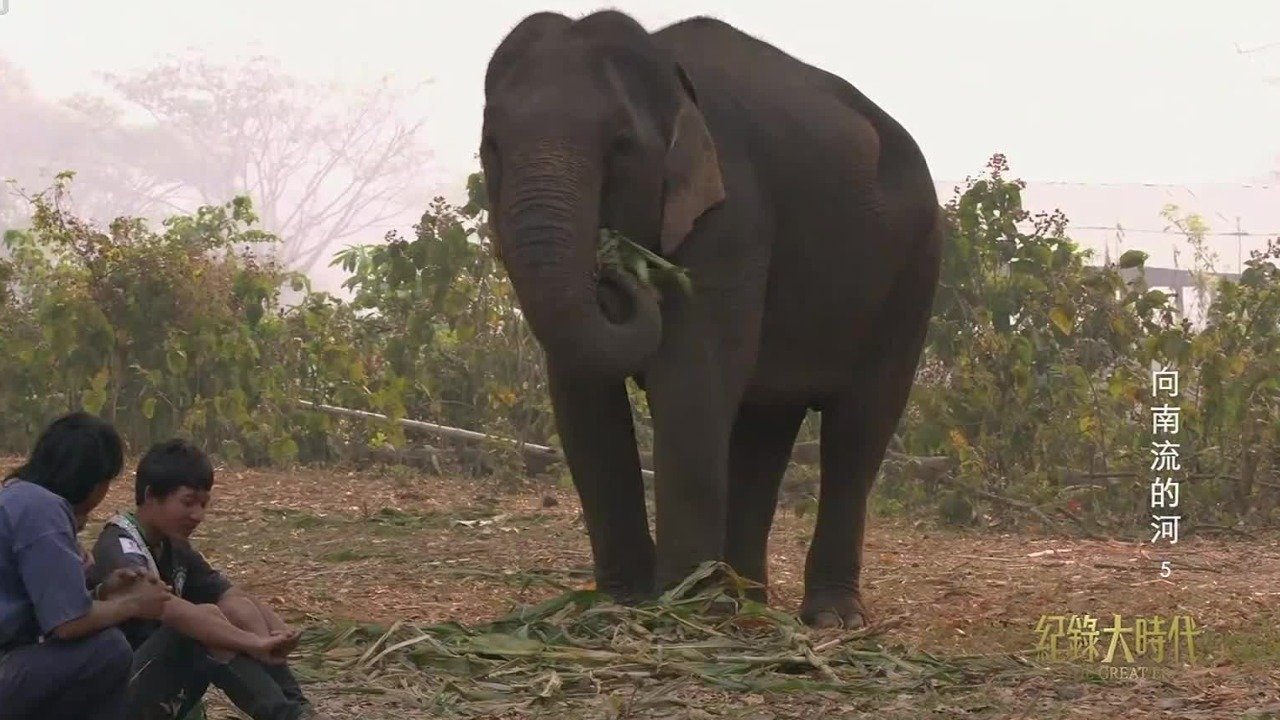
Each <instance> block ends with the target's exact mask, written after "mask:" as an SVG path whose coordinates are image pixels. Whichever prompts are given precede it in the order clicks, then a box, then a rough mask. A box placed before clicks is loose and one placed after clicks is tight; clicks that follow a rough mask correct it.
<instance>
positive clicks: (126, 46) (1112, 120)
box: [0, 0, 1280, 184]
mask: <svg viewBox="0 0 1280 720" xmlns="http://www.w3.org/2000/svg"><path fill="white" fill-rule="evenodd" d="M0 2H3V0H0ZM8 2H9V12H8V14H7V15H3V16H0V52H3V53H5V54H6V55H8V56H9V57H10V58H11V59H12V60H14V61H15V62H16V63H18V64H19V65H20V66H21V67H22V68H23V69H25V70H26V71H27V73H28V74H29V76H30V78H31V80H32V83H33V85H35V87H36V88H37V90H38V91H39V92H41V93H44V94H48V95H51V96H52V95H62V94H66V93H70V92H73V91H77V90H85V89H93V88H94V87H95V86H96V79H95V76H94V73H95V72H96V71H99V70H113V71H120V70H126V69H129V68H134V67H139V66H145V65H147V64H148V63H149V62H151V61H152V59H153V58H155V57H156V56H157V55H160V54H164V53H167V52H175V51H179V50H181V49H182V48H184V47H187V46H196V47H200V48H204V49H207V50H208V51H210V52H211V53H213V54H214V55H216V56H218V57H224V58H225V57H232V56H235V55H237V54H240V53H246V52H263V53H266V54H270V55H275V56H277V57H279V58H280V59H281V61H282V62H283V63H284V64H285V66H286V68H288V69H290V70H292V71H295V72H298V73H301V74H305V75H308V76H312V77H334V76H338V77H345V78H352V79H359V78H366V77H372V76H376V75H379V74H383V73H391V74H392V75H393V76H394V77H395V78H396V79H397V80H398V81H400V82H403V83H406V84H414V83H420V82H423V81H428V82H429V83H430V84H428V85H427V86H426V87H425V88H423V89H422V91H421V94H420V96H419V98H418V104H417V107H416V108H415V110H416V111H417V112H421V113H422V114H423V115H424V116H425V117H426V120H427V124H426V127H427V135H426V137H425V140H426V142H427V143H428V145H429V146H430V147H431V149H432V151H433V152H434V154H435V157H436V163H435V165H434V166H433V167H432V168H430V169H428V170H426V171H425V172H427V173H429V176H430V178H431V179H432V180H438V181H441V182H446V183H449V184H453V183H454V182H456V181H457V180H459V179H460V178H461V177H462V176H464V175H465V174H466V173H467V172H469V171H471V170H472V169H474V168H475V164H474V161H473V160H472V156H473V154H474V152H475V148H476V144H477V135H478V128H479V117H480V111H481V103H482V81H483V75H484V69H485V64H486V62H487V61H488V58H489V55H490V53H491V52H492V51H493V48H494V46H495V45H496V44H497V43H498V41H499V40H500V39H501V38H502V36H503V35H504V34H505V33H506V32H507V31H508V30H509V29H510V28H511V27H512V26H513V25H514V24H515V23H517V22H518V21H519V20H520V19H521V18H522V17H524V16H525V15H527V14H529V13H531V12H534V11H537V10H543V9H553V10H560V11H562V12H565V13H568V14H570V15H578V14H582V13H585V12H589V11H591V10H595V9H599V8H600V7H603V5H599V4H596V3H594V2H545V3H534V2H521V1H517V0H501V1H495V2H482V1H481V2H426V3H419V2H411V1H410V0H361V1H357V0H346V1H345V2H332V1H329V0H271V1H270V2H266V1H263V0H212V1H207V2H179V1H178V0H120V1H118V2H103V1H102V0H8ZM613 7H617V8H619V9H621V10H624V11H627V12H629V13H631V14H633V15H634V16H635V17H636V18H637V19H638V20H639V21H640V22H641V23H642V24H644V25H645V26H646V27H649V28H651V29H656V28H657V27H660V26H661V25H664V24H666V23H669V22H672V21H674V20H677V19H680V18H683V17H686V16H690V15H695V14H708V15H714V16H717V17H720V18H722V19H725V20H728V21H730V22H733V23H735V24H737V25H738V26H739V27H741V28H743V29H744V30H746V31H748V32H751V33H753V34H756V35H758V36H760V37H762V38H763V39H765V40H767V41H769V42H772V43H774V44H776V45H778V46H779V47H781V48H782V49H784V50H786V51H788V52H790V53H792V54H794V55H797V56H798V57H800V58H801V59H804V60H806V61H809V62H812V63H815V64H817V65H820V66H822V67H824V68H826V69H828V70H831V71H833V72H835V73H837V74H839V75H841V76H843V77H845V78H846V79H848V80H849V81H851V82H852V83H853V84H855V85H856V86H858V87H859V88H860V89H861V90H863V91H864V92H865V93H867V94H868V95H869V96H870V97H871V98H872V99H874V100H875V101H876V102H878V103H880V104H881V105H882V106H883V107H884V108H886V109H887V110H888V111H889V112H891V113H893V114H894V115H896V116H897V117H898V118H899V120H901V121H902V122H903V124H904V125H905V126H906V127H907V128H908V129H909V130H910V131H911V132H912V133H913V134H915V136H916V137H917V138H918V139H919V141H920V143H921V144H922V146H923V147H924V150H925V153H926V154H927V156H928V158H929V160H930V163H931V165H932V167H933V170H934V173H935V175H936V176H937V177H938V178H939V179H960V178H962V177H964V176H965V175H967V174H973V173H977V172H979V171H980V170H981V168H982V165H983V163H984V161H985V160H986V158H987V157H988V156H989V155H990V154H991V153H992V152H997V151H1000V152H1004V153H1006V154H1007V155H1008V156H1009V159H1010V162H1011V163H1012V166H1013V171H1014V173H1015V174H1017V175H1019V176H1021V177H1024V178H1027V179H1029V180H1067V181H1079V182H1098V181H1109V182H1170V183H1181V182H1205V181H1226V182H1233V181H1249V180H1251V179H1256V178H1258V177H1260V176H1263V175H1265V174H1266V173H1268V172H1270V171H1272V170H1275V169H1277V168H1280V131H1277V128H1280V85H1268V84H1267V83H1266V81H1265V79H1266V78H1267V77H1269V76H1280V46H1277V47H1275V48H1273V49H1270V50H1268V51H1265V52H1259V53H1254V54H1251V55H1241V54H1239V53H1238V52H1237V50H1236V45H1237V44H1239V46H1241V47H1244V48H1252V47H1257V46H1261V45H1266V44H1270V43H1280V0H1220V1H1219V2H1192V1H1191V0H1181V1H1179V2H1168V1H1167V0H1164V1H1155V0H1105V1H1099V0H1074V1H1073V2H1070V3H1058V2H1054V3H1050V2H1044V1H1040V0H1037V1H1036V2H1028V1H1027V0H965V1H964V2H957V1H949V2H943V1H942V0H938V1H928V2H926V1H923V0H910V1H908V0H895V2H877V3H859V2H847V1H846V2H832V0H824V1H821V2H819V1H816V0H804V1H801V0H788V1H787V2H761V1H760V0H705V1H704V2H701V3H695V2H690V1H689V0H632V1H631V2H625V1H624V2H618V3H616V4H614V5H613ZM836 7H842V8H843V9H839V10H836V9H833V8H836Z"/></svg>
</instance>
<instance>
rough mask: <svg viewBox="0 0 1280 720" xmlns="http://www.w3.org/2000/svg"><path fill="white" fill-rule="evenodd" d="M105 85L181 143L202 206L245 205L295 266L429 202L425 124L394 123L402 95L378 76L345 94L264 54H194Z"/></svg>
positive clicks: (301, 266) (311, 263)
mask: <svg viewBox="0 0 1280 720" xmlns="http://www.w3.org/2000/svg"><path fill="white" fill-rule="evenodd" d="M104 78H105V79H106V81H107V82H108V84H109V85H110V86H111V87H112V88H113V89H114V90H115V91H116V92H118V93H119V94H120V95H121V97H122V98H123V99H124V100H125V101H127V102H129V103H131V104H133V105H136V106H138V107H140V108H143V109H144V110H146V111H147V112H148V113H149V114H150V115H151V116H152V117H154V118H155V120H156V121H157V122H158V124H159V126H160V127H161V128H164V129H166V130H168V131H169V132H171V133H173V134H175V135H177V136H180V137H182V138H183V139H184V140H185V142H186V143H187V146H188V153H189V156H190V157H193V158H194V159H195V164H194V166H193V167H191V168H189V169H190V170H191V171H193V172H192V173H191V174H190V175H188V176H187V177H184V178H183V179H184V180H186V181H187V182H189V183H190V185H191V186H192V187H193V188H194V189H195V190H196V191H197V193H198V195H199V197H200V200H201V201H202V202H205V203H222V202H226V201H227V200H229V199H230V198H231V197H232V196H234V195H237V194H246V195H248V196H249V197H250V198H252V200H253V203H254V207H255V209H256V210H257V212H258V214H259V216H260V217H261V218H262V222H263V226H264V228H265V229H267V230H270V231H272V232H274V233H276V234H277V235H279V236H280V237H281V238H282V239H283V241H284V242H283V246H284V247H283V252H282V256H281V257H280V258H279V259H280V260H281V261H282V262H283V263H285V264H286V265H289V266H291V267H294V268H295V269H298V270H302V271H304V272H305V271H308V270H310V269H311V268H312V267H313V266H314V265H315V264H316V262H317V261H318V260H320V259H321V257H322V256H323V254H324V253H325V251H326V249H327V248H329V247H330V246H331V245H332V244H333V243H334V242H335V241H337V240H341V239H343V238H348V237H351V236H353V235H355V234H357V233H360V232H362V231H365V230H368V229H370V228H372V227H377V226H379V225H380V224H382V225H385V224H386V223H387V221H388V220H391V219H393V218H396V217H399V216H402V215H403V214H404V213H405V212H408V211H409V210H411V209H416V208H417V207H419V206H422V205H424V198H423V196H424V195H425V193H419V194H414V193H413V189H414V188H415V187H416V186H417V183H416V182H415V181H417V180H419V179H420V178H421V177H422V170H423V166H424V165H425V163H426V161H427V159H428V154H427V152H426V150H425V149H424V148H423V146H422V145H420V144H419V141H418V137H417V133H418V131H419V129H420V128H421V125H422V122H421V120H418V121H417V122H413V123H406V122H405V121H403V120H402V119H401V118H400V117H398V113H397V111H398V109H399V108H400V101H401V99H402V97H403V95H404V92H403V91H398V90H396V89H395V88H393V87H392V86H391V84H390V83H389V82H388V81H387V80H386V79H385V78H384V79H383V80H382V81H381V82H379V83H376V84H373V85H371V86H368V87H365V88H362V89H360V90H358V91H356V92H355V93H348V92H344V91H343V90H342V89H341V88H339V87H338V86H336V85H335V84H320V83H309V82H304V81H302V80H299V79H297V78H294V77H291V76H289V75H287V74H286V73H284V72H283V71H281V69H280V68H279V66H278V63H276V62H275V61H273V60H272V59H270V58H267V57H264V56H255V57H253V58H250V59H249V60H248V61H247V62H245V63H244V64H242V65H223V64H217V63H214V62H212V61H210V60H208V59H206V58H204V57H200V56H197V55H194V54H191V53H189V54H187V55H186V56H185V57H177V58H171V59H170V60H168V61H167V62H165V63H164V64H162V65H160V66H158V67H154V68H152V69H150V70H148V71H146V72H143V73H140V74H137V75H133V76H128V77H123V76H119V75H115V74H105V75H104ZM151 160H152V161H153V162H154V161H155V160H156V159H155V158H152V159H151ZM166 175H168V173H166V172H157V173H155V174H154V175H153V178H161V177H165V176H166ZM379 235H381V233H379Z"/></svg>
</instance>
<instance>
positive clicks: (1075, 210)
mask: <svg viewBox="0 0 1280 720" xmlns="http://www.w3.org/2000/svg"><path fill="white" fill-rule="evenodd" d="M957 187H963V183H959V182H950V181H948V182H939V183H937V188H938V195H939V199H940V200H941V201H942V202H944V203H945V202H946V201H947V200H949V199H950V198H951V197H952V196H953V194H954V192H955V189H956V188H957ZM1022 202H1023V205H1024V207H1025V208H1026V209H1027V210H1028V211H1030V212H1032V213H1037V212H1052V211H1053V210H1055V209H1058V210H1061V211H1062V212H1063V213H1064V214H1065V215H1066V216H1067V221H1068V225H1067V233H1068V235H1070V237H1071V238H1072V239H1073V240H1074V241H1076V243H1078V244H1079V245H1080V246H1081V247H1083V248H1089V249H1091V250H1093V252H1094V263H1096V264H1101V263H1102V262H1104V261H1105V260H1106V259H1107V258H1110V259H1112V260H1115V259H1116V258H1119V257H1120V255H1121V254H1123V253H1124V252H1125V251H1127V250H1135V249H1136V250H1142V251H1144V252H1146V253H1147V255H1148V257H1147V262H1146V273H1145V276H1146V281H1147V285H1148V286H1149V287H1153V288H1160V289H1162V290H1166V291H1168V292H1172V293H1174V294H1175V297H1176V299H1177V301H1178V302H1179V303H1180V305H1181V306H1182V307H1183V309H1184V313H1185V314H1186V316H1187V317H1188V318H1190V319H1191V321H1192V322H1193V323H1195V322H1198V321H1199V320H1200V319H1201V318H1202V317H1203V311H1204V309H1205V308H1203V307H1201V304H1200V302H1199V298H1198V297H1197V293H1196V291H1195V288H1194V283H1193V281H1192V278H1191V276H1190V271H1192V270H1196V269H1197V268H1198V266H1199V264H1200V263H1199V262H1198V261H1197V258H1196V250H1195V248H1194V247H1193V246H1192V245H1191V244H1190V243H1189V242H1187V239H1186V236H1185V235H1184V233H1183V232H1182V231H1180V230H1179V229H1178V228H1177V227H1176V226H1174V225H1173V223H1171V222H1170V221H1169V220H1167V219H1166V218H1165V217H1164V216H1163V215H1162V214H1161V213H1162V211H1163V210H1164V208H1165V207H1166V206H1167V205H1176V206H1177V210H1176V211H1175V217H1178V218H1183V217H1186V216H1187V215H1189V214H1195V215H1198V216H1199V217H1200V219H1201V220H1203V221H1204V223H1205V224H1206V225H1207V226H1208V230H1207V232H1206V233H1205V235H1204V249H1205V252H1206V253H1207V254H1208V255H1209V256H1210V257H1209V258H1207V260H1208V262H1209V264H1210V266H1211V268H1212V270H1213V271H1214V272H1215V273H1217V274H1219V275H1225V276H1227V277H1229V278H1232V279H1234V278H1236V277H1238V275H1239V272H1240V270H1241V269H1242V268H1243V266H1244V262H1245V261H1247V260H1248V259H1249V255H1250V253H1251V252H1252V251H1255V250H1257V251H1261V250H1264V249H1266V246H1267V240H1268V239H1275V238H1280V184H1197V185H1156V184H1126V183H1115V184H1110V183H1068V182H1032V181H1028V182H1027V187H1026V190H1024V191H1023V193H1022Z"/></svg>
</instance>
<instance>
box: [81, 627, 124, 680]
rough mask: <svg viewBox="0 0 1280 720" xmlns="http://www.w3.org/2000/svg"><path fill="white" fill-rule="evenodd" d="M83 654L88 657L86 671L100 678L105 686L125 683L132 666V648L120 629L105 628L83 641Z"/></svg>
mask: <svg viewBox="0 0 1280 720" xmlns="http://www.w3.org/2000/svg"><path fill="white" fill-rule="evenodd" d="M84 650H85V653H86V654H87V656H88V657H89V662H88V663H86V665H87V667H88V670H89V672H90V673H92V674H93V675H95V676H100V677H102V678H103V679H104V681H105V682H106V683H107V684H115V683H116V682H125V681H127V680H128V678H129V670H130V668H131V667H132V666H133V648H131V647H129V641H128V640H127V639H125V636H124V633H123V632H121V631H120V628H116V627H112V628H107V629H106V630H103V631H101V632H98V633H95V634H93V635H91V636H89V637H88V638H86V640H85V648H84Z"/></svg>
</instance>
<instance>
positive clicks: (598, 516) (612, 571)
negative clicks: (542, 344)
mask: <svg viewBox="0 0 1280 720" xmlns="http://www.w3.org/2000/svg"><path fill="white" fill-rule="evenodd" d="M548 364H549V365H550V363H548ZM548 370H549V372H548V375H549V381H550V383H549V384H550V390H551V401H552V405H553V408H554V410H555V419H556V429H557V432H558V433H559V435H560V443H561V446H562V447H563V448H564V454H565V460H566V462H567V463H568V465H569V471H570V473H571V474H572V475H573V484H574V487H575V488H576V489H577V491H578V498H579V500H580V501H581V502H582V515H583V517H584V518H585V520H586V525H587V533H588V535H589V536H590V538H591V553H592V557H593V560H594V566H595V580H596V587H597V589H599V590H600V591H601V592H604V593H607V594H609V595H611V596H612V597H613V598H614V599H615V600H617V601H618V602H622V603H628V602H635V601H638V600H642V599H645V598H648V597H650V596H652V594H653V577H654V548H653V539H652V538H651V537H650V535H649V519H648V514H647V512H646V510H645V498H644V482H643V480H642V477H641V474H640V455H639V452H638V450H637V449H636V438H635V429H634V426H633V424H632V420H631V403H630V401H629V399H628V398H627V389H626V383H625V381H624V380H616V381H615V380H592V379H588V378H578V377H569V376H567V375H565V374H562V373H559V372H557V371H556V369H555V368H554V367H549V368H548Z"/></svg>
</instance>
